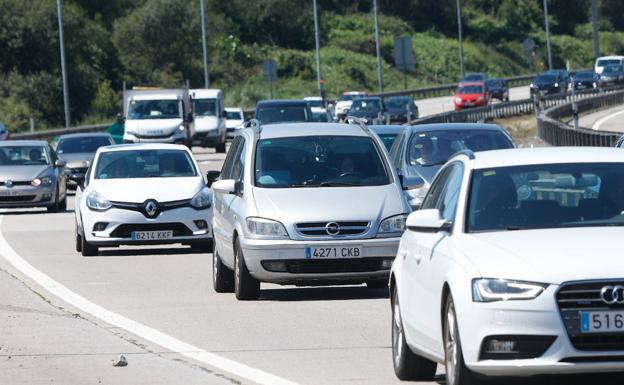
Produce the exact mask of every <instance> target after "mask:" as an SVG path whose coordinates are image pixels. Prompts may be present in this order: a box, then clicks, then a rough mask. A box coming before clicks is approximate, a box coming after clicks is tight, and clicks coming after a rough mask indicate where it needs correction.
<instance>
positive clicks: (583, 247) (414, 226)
mask: <svg viewBox="0 0 624 385" xmlns="http://www.w3.org/2000/svg"><path fill="white" fill-rule="evenodd" d="M406 225H407V229H408V230H407V231H406V232H405V233H404V234H403V237H402V239H401V243H400V246H399V250H398V252H397V257H396V259H395V261H394V264H393V267H392V271H391V278H390V287H391V298H392V310H393V323H392V325H393V326H392V336H393V338H392V346H393V349H392V351H393V362H394V368H395V372H396V374H397V376H398V377H399V378H400V379H406V380H407V379H421V380H425V379H432V378H433V376H434V374H435V370H436V362H440V363H444V364H445V367H446V376H447V384H449V385H465V384H475V383H479V381H480V378H481V376H532V375H538V374H563V373H594V372H623V371H624V263H623V259H622V250H621V247H618V245H619V243H620V242H621V240H622V239H624V227H623V226H624V158H622V155H621V150H619V149H612V148H611V149H609V148H540V149H521V150H497V151H487V152H481V153H475V154H473V153H471V152H466V153H464V154H460V155H457V156H455V157H454V158H452V159H451V160H450V161H449V162H448V163H447V164H446V165H445V166H444V167H443V168H442V169H441V170H440V172H439V173H438V175H437V177H436V178H435V180H434V182H433V184H432V186H431V189H430V190H429V192H428V194H427V196H426V198H425V200H424V202H423V205H422V209H421V210H419V211H415V212H413V213H412V214H410V215H409V217H408V218H407V223H406Z"/></svg>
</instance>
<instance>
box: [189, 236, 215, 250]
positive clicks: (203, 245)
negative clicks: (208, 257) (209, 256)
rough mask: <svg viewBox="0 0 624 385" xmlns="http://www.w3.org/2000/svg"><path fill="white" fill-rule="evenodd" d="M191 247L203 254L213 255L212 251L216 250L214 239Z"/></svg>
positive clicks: (193, 244)
mask: <svg viewBox="0 0 624 385" xmlns="http://www.w3.org/2000/svg"><path fill="white" fill-rule="evenodd" d="M191 247H192V248H194V249H199V251H201V252H202V253H212V250H213V249H214V243H213V242H212V239H209V240H207V241H202V242H195V243H191Z"/></svg>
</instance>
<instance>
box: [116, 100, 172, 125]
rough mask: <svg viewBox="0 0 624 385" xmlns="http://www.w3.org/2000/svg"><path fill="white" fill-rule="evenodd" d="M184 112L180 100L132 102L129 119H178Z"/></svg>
mask: <svg viewBox="0 0 624 385" xmlns="http://www.w3.org/2000/svg"><path fill="white" fill-rule="evenodd" d="M182 112H183V111H182V102H181V101H179V100H132V101H131V102H130V106H129V112H128V119H130V120H133V119H176V118H181V117H182Z"/></svg>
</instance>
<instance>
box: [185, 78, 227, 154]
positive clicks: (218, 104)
mask: <svg viewBox="0 0 624 385" xmlns="http://www.w3.org/2000/svg"><path fill="white" fill-rule="evenodd" d="M190 95H191V102H192V104H193V117H194V121H195V135H194V136H193V140H192V142H193V144H195V145H198V146H202V147H214V148H215V150H216V151H217V152H221V153H224V152H225V141H226V139H227V129H226V127H225V118H226V115H225V110H224V108H223V92H222V91H221V90H219V89H208V88H203V89H194V90H191V91H190Z"/></svg>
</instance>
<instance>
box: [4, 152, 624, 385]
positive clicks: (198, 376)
mask: <svg viewBox="0 0 624 385" xmlns="http://www.w3.org/2000/svg"><path fill="white" fill-rule="evenodd" d="M196 156H197V159H198V161H199V162H200V165H201V167H202V169H203V171H204V172H205V171H206V170H208V169H219V168H220V167H221V164H222V161H223V158H224V156H223V155H222V154H221V155H220V154H214V153H212V150H210V151H208V150H201V151H196ZM72 210H73V198H71V199H70V202H69V206H68V211H67V212H64V213H58V214H47V213H45V212H43V211H41V210H12V211H4V212H2V215H0V231H1V233H0V255H1V256H2V257H0V384H50V383H56V384H133V385H134V384H146V385H147V384H150V385H152V384H185V385H186V384H200V383H201V384H231V383H263V384H284V385H286V384H295V383H298V384H375V385H378V384H398V383H399V381H398V380H397V379H396V378H395V376H394V373H393V370H392V361H391V349H390V306H389V302H388V292H387V290H386V289H379V290H370V289H367V288H366V287H365V286H363V285H362V286H347V287H316V288H311V287H306V288H296V287H290V286H289V287H282V286H277V285H265V284H263V286H262V288H263V291H262V295H261V299H260V300H258V301H252V302H238V301H236V300H235V298H234V295H233V294H217V293H215V292H214V291H213V290H212V285H211V255H208V254H200V253H197V252H196V251H195V250H192V249H190V248H188V247H181V246H180V247H178V246H166V247H121V248H119V249H104V250H103V252H102V254H101V255H100V256H97V257H89V258H84V257H82V256H80V255H79V254H78V253H76V252H75V251H74V217H73V215H74V214H73V212H72ZM120 355H124V357H125V358H126V361H127V363H128V365H127V366H125V367H119V366H113V365H114V364H115V363H118V361H119V356H120ZM560 381H564V382H560ZM589 381H591V382H593V383H613V384H621V383H622V378H619V379H612V378H607V377H601V376H590V377H582V376H580V377H579V376H575V377H573V378H566V379H559V378H558V379H552V378H545V379H540V380H536V381H531V382H530V383H540V384H553V383H566V384H570V383H578V384H586V383H588V382H589ZM443 382H444V376H443V368H442V367H438V376H437V377H436V381H435V382H430V384H435V383H443ZM494 383H504V384H527V383H529V382H528V381H526V380H517V381H507V380H504V381H503V380H500V381H497V382H494Z"/></svg>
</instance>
